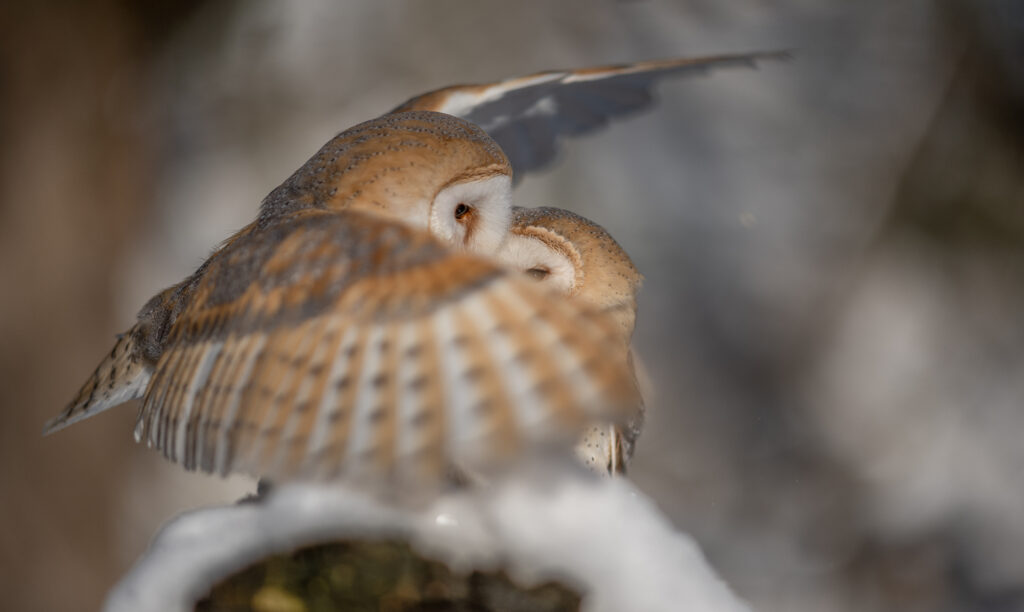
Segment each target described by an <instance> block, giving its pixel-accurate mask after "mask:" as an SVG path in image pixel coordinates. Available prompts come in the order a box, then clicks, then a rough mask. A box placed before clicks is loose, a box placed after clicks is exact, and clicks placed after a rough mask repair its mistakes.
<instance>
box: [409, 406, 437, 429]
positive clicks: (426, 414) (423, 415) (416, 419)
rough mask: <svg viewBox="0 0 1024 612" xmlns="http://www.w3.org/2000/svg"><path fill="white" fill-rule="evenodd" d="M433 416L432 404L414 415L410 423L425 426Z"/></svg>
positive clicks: (415, 425)
mask: <svg viewBox="0 0 1024 612" xmlns="http://www.w3.org/2000/svg"><path fill="white" fill-rule="evenodd" d="M433 416H434V411H433V410H432V409H431V407H430V406H427V407H425V408H423V409H422V410H420V411H419V412H417V413H416V415H415V416H413V417H412V418H411V419H409V423H410V424H411V425H412V426H413V427H423V426H424V425H426V424H427V423H429V422H430V421H431V420H433Z"/></svg>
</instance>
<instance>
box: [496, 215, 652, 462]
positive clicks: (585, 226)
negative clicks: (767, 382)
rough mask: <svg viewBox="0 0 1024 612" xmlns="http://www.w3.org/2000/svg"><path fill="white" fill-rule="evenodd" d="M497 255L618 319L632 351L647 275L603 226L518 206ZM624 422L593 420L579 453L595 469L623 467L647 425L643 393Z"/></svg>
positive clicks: (620, 342) (621, 345)
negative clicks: (641, 429)
mask: <svg viewBox="0 0 1024 612" xmlns="http://www.w3.org/2000/svg"><path fill="white" fill-rule="evenodd" d="M497 257H498V259H499V260H501V261H502V262H504V263H505V264H507V265H508V266H509V267H511V268H513V269H516V270H520V271H522V272H525V273H526V274H527V275H528V276H530V277H532V278H533V279H534V280H536V281H537V282H539V283H541V284H542V285H546V286H549V287H551V288H552V289H554V290H555V291H557V292H558V293H560V294H562V295H565V296H569V297H571V298H573V299H577V300H581V301H584V302H586V303H587V304H590V305H591V306H593V307H595V308H597V309H598V310H599V311H601V312H603V313H605V314H607V315H608V316H609V319H610V320H611V321H613V322H614V323H615V328H616V336H617V339H616V346H617V350H618V351H619V353H621V354H626V355H628V357H627V359H628V363H629V366H630V368H632V367H633V358H632V353H631V352H630V351H629V342H630V338H631V337H632V335H633V327H634V325H635V323H636V306H637V302H636V298H637V292H638V291H639V289H640V284H641V282H642V280H643V276H642V275H641V274H640V272H639V271H638V270H637V269H636V266H634V265H633V261H632V260H631V259H630V258H629V255H627V254H626V252H625V251H624V250H623V249H622V247H621V246H619V244H618V243H617V242H616V241H615V239H614V238H612V237H611V235H610V234H609V233H608V232H607V231H605V229H604V228H603V227H601V226H600V225H597V224H596V223H594V222H593V221H590V220H589V219H587V218H585V217H582V216H580V215H577V214H575V213H571V212H569V211H567V210H562V209H559V208H549V207H539V208H519V207H516V208H514V209H513V214H512V224H511V225H510V227H509V236H508V238H507V239H506V240H505V243H504V244H503V245H502V247H501V249H500V250H499V252H498V254H497ZM636 400H637V401H636V404H635V406H634V409H633V411H632V413H631V414H630V416H629V418H628V419H627V420H626V421H625V422H623V423H616V424H605V423H597V424H593V425H591V426H589V427H588V428H587V430H586V431H585V432H584V435H583V437H582V438H581V439H580V441H579V442H578V443H577V445H576V455H577V456H578V457H579V458H580V459H581V460H582V461H583V463H584V464H585V465H587V466H588V467H590V468H592V469H594V470H595V471H599V472H603V473H608V474H618V473H624V472H625V468H626V464H627V462H628V461H629V458H630V457H631V456H632V454H633V445H634V443H635V441H636V438H637V436H638V435H639V434H640V428H641V426H642V425H643V417H644V407H643V399H642V398H641V397H640V395H639V393H638V394H637V395H636Z"/></svg>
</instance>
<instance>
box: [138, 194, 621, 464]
mask: <svg viewBox="0 0 1024 612" xmlns="http://www.w3.org/2000/svg"><path fill="white" fill-rule="evenodd" d="M188 291H189V297H188V300H187V302H188V303H187V305H186V306H185V307H184V308H182V309H181V311H180V313H179V314H177V315H176V318H175V320H174V321H173V322H172V323H170V324H169V326H168V331H167V335H166V339H165V340H164V341H163V343H164V348H163V352H162V354H161V355H160V356H159V359H158V360H157V362H156V365H155V368H154V371H153V375H152V379H151V380H150V382H149V385H148V387H147V389H146V392H145V397H144V400H143V406H142V409H141V411H140V413H139V420H138V424H137V427H136V438H137V439H138V440H139V441H145V442H146V443H147V444H149V445H150V446H154V447H156V448H159V449H160V450H161V451H163V453H164V454H165V455H166V456H167V457H168V458H170V459H171V460H173V461H177V462H180V463H182V464H184V465H185V466H186V467H187V468H190V469H201V470H204V471H211V472H218V473H222V474H224V473H228V472H235V471H240V472H246V473H251V474H256V475H260V476H269V477H271V478H282V477H287V478H339V477H344V478H354V479H357V480H358V479H367V480H368V481H371V482H379V481H381V480H382V479H396V478H397V479H401V480H407V479H408V480H417V481H422V480H423V479H425V478H426V479H429V478H432V477H433V478H436V477H438V476H440V475H442V474H443V473H444V470H446V469H447V468H448V467H449V466H450V465H452V464H453V463H454V464H457V465H464V466H467V467H473V468H479V469H487V468H488V467H490V466H491V465H501V464H502V463H503V462H504V461H505V460H507V459H509V458H510V457H513V456H515V455H516V453H518V452H520V451H521V450H522V449H523V448H525V447H529V446H531V445H536V444H545V443H549V442H554V441H558V442H562V441H564V442H565V444H566V445H567V446H568V444H570V443H571V441H572V440H573V439H574V437H575V436H576V435H578V434H579V432H580V431H582V430H583V428H584V427H585V426H586V424H587V423H588V422H591V421H593V420H594V419H609V420H612V421H615V420H622V419H623V418H625V417H626V416H627V415H628V413H629V403H630V401H631V398H632V397H633V396H634V394H635V389H634V387H633V382H632V377H631V375H630V371H629V369H628V364H626V363H625V362H624V359H623V360H619V359H618V355H621V354H622V351H621V350H617V349H616V344H615V337H616V330H615V328H614V326H613V324H612V323H611V322H610V321H608V320H606V319H605V318H604V315H602V314H600V313H598V312H596V311H593V310H591V309H589V307H587V306H586V305H584V304H581V303H577V302H575V301H573V300H569V299H565V298H564V297H561V296H555V295H552V294H548V293H547V292H545V290H544V289H543V288H542V287H541V286H539V285H536V284H535V283H533V282H532V281H530V280H529V279H526V278H524V277H522V276H521V275H518V274H515V273H513V272H509V271H506V270H505V269H503V268H500V267H498V266H496V265H495V264H493V263H491V262H489V261H487V260H484V259H480V258H477V257H474V256H471V255H468V254H465V253H458V252H454V251H452V250H450V249H448V248H446V247H444V246H443V245H441V244H440V243H439V242H437V241H435V240H434V239H433V238H431V237H430V236H429V235H427V234H426V233H424V232H421V231H419V230H416V229H413V228H410V227H407V226H404V225H401V224H397V223H393V222H389V221H386V220H383V219H381V218H379V217H376V216H371V215H368V214H364V213H359V212H355V211H326V210H308V211H304V212H301V213H298V214H295V215H289V216H284V217H281V218H278V219H275V220H272V221H270V222H268V223H264V224H263V225H259V224H253V225H252V226H250V227H249V228H246V229H245V230H242V232H240V233H239V234H238V235H236V237H235V238H233V239H232V240H230V241H229V242H228V243H226V244H225V245H224V246H223V247H222V248H221V249H220V250H218V251H217V252H216V253H215V254H214V255H213V256H212V257H211V258H210V260H209V261H208V262H207V264H205V265H204V266H203V268H201V269H200V271H199V272H197V274H196V276H195V277H194V278H193V280H192V281H191V282H190V284H189V289H188ZM623 357H624V356H623Z"/></svg>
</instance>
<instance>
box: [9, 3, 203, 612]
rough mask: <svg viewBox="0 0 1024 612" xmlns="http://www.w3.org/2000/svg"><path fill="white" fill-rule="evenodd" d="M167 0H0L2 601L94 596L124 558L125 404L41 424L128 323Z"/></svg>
mask: <svg viewBox="0 0 1024 612" xmlns="http://www.w3.org/2000/svg"><path fill="white" fill-rule="evenodd" d="M167 4H168V5H171V4H172V3H167ZM173 4H174V5H175V6H174V9H173V10H168V11H166V15H164V16H162V17H157V16H156V15H154V14H147V15H143V14H140V13H138V12H137V11H135V10H132V9H131V8H130V5H129V3H122V2H113V1H111V2H92V3H75V2H38V3H5V4H4V5H3V6H2V7H0V134H2V141H3V144H2V146H0V261H2V262H3V263H2V265H0V286H2V287H3V291H2V294H3V297H2V299H0V339H2V346H0V406H2V416H0V422H2V426H0V457H2V459H0V499H2V500H3V501H2V503H0V522H2V523H3V525H4V528H3V529H2V530H0V566H2V567H3V568H4V570H3V574H4V577H3V579H2V582H3V590H4V592H5V593H6V601H5V603H4V607H5V608H6V609H10V610H84V609H95V608H97V607H98V606H99V604H100V602H101V600H102V597H103V595H104V593H105V592H106V590H107V588H108V587H109V585H110V582H111V580H112V579H113V578H114V577H115V576H116V575H117V574H118V572H120V571H122V570H123V568H124V567H125V559H124V556H123V555H121V554H119V552H118V551H117V545H116V543H117V541H118V535H117V534H118V530H119V528H120V525H119V522H120V521H119V519H120V515H121V513H120V511H119V507H120V505H121V504H122V502H121V500H120V499H119V491H120V489H121V487H123V486H125V485H124V465H125V464H127V463H128V462H131V461H137V460H139V459H140V453H139V452H138V449H135V448H133V445H131V444H126V443H125V441H126V438H125V432H126V430H129V429H130V427H131V414H130V411H126V412H121V413H118V414H112V415H111V419H110V421H108V424H107V426H101V427H96V428H93V427H88V426H87V427H83V428H81V429H78V428H76V430H73V431H69V432H68V433H67V434H66V435H62V436H61V437H60V439H53V438H50V439H43V438H42V437H41V436H40V431H41V429H40V427H41V425H42V423H43V422H44V421H45V419H46V418H47V414H49V413H52V412H53V411H54V409H55V408H56V407H58V406H61V405H62V404H64V403H65V402H66V401H67V398H68V397H69V394H70V393H72V392H73V390H74V388H75V385H76V384H77V381H76V379H77V378H78V377H80V376H81V375H83V374H84V373H85V372H87V368H89V367H90V366H89V365H88V364H89V363H90V362H92V361H93V360H95V359H96V358H97V356H98V355H101V354H102V351H103V350H104V348H103V347H104V346H106V345H107V344H109V343H110V342H111V339H112V338H113V336H114V334H115V333H117V332H119V331H121V329H122V328H123V326H124V321H123V320H118V319H117V317H116V316H115V311H116V309H115V305H114V290H115V287H114V283H115V282H116V278H115V276H114V275H112V274H111V270H112V269H114V268H115V267H116V265H117V261H118V259H119V258H123V257H126V256H127V255H128V253H127V245H128V238H129V236H130V234H131V233H132V232H134V231H137V230H138V227H139V224H140V223H142V222H143V220H144V219H145V218H146V216H147V208H148V207H147V205H146V203H147V202H149V201H151V200H152V197H151V193H152V190H153V171H154V163H155V155H154V150H155V142H154V141H155V140H156V139H157V138H158V135H156V134H153V133H151V132H150V131H148V130H147V129H146V124H145V122H146V119H147V116H148V115H150V114H151V112H150V105H151V103H152V100H151V93H150V92H149V91H148V90H147V77H148V73H147V70H148V69H149V65H148V62H149V60H150V59H151V55H152V50H153V49H154V47H155V46H157V45H159V43H160V41H159V36H160V32H158V31H154V29H153V27H152V23H151V21H150V20H153V19H164V18H173V17H174V16H176V15H175V13H187V12H188V10H189V4H190V3H173ZM142 459H143V460H144V461H148V460H149V458H146V457H143V458H142Z"/></svg>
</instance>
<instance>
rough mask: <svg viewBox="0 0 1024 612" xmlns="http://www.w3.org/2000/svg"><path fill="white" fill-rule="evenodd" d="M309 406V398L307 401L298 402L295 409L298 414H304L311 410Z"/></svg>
mask: <svg viewBox="0 0 1024 612" xmlns="http://www.w3.org/2000/svg"><path fill="white" fill-rule="evenodd" d="M309 407H310V402H309V401H308V400H307V401H305V402H299V403H298V404H296V405H295V408H294V409H293V410H294V411H295V413H296V414H303V413H304V412H308V411H309Z"/></svg>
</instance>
